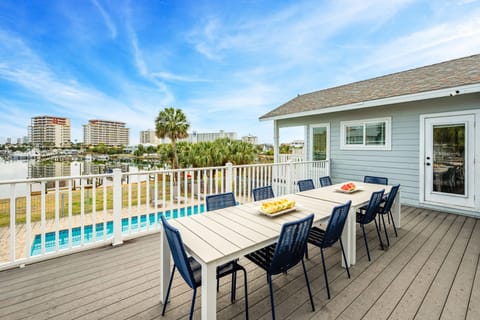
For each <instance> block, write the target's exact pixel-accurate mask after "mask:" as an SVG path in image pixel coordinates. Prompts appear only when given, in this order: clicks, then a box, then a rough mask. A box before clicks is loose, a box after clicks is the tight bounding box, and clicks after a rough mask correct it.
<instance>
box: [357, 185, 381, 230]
mask: <svg viewBox="0 0 480 320" xmlns="http://www.w3.org/2000/svg"><path fill="white" fill-rule="evenodd" d="M384 192H385V190H384V189H382V190H380V191H376V192H373V193H372V196H371V197H370V201H369V202H368V205H367V210H366V212H365V215H364V216H363V219H362V221H361V223H362V224H366V223H369V222H371V221H372V220H373V219H375V216H376V214H377V212H378V209H379V208H380V203H381V202H382V199H383V194H384Z"/></svg>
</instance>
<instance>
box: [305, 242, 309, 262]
mask: <svg viewBox="0 0 480 320" xmlns="http://www.w3.org/2000/svg"><path fill="white" fill-rule="evenodd" d="M305 259H309V257H308V244H307V245H306V246H305Z"/></svg>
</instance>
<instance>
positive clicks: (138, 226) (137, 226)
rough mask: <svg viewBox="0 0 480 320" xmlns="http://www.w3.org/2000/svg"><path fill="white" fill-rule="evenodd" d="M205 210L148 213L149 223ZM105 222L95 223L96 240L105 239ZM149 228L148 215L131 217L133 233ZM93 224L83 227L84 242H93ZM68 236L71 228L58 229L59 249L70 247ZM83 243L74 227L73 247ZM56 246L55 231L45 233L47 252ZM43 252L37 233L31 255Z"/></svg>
mask: <svg viewBox="0 0 480 320" xmlns="http://www.w3.org/2000/svg"><path fill="white" fill-rule="evenodd" d="M202 212H204V205H203V204H201V205H200V206H194V207H187V208H186V209H185V208H180V209H173V210H167V211H165V212H157V213H150V214H149V215H148V225H149V227H154V226H155V224H158V223H159V222H160V216H161V215H162V214H165V217H166V218H167V219H176V218H178V217H185V216H191V215H195V214H200V213H202ZM105 225H106V230H105V236H106V238H107V239H110V238H112V237H113V221H108V222H107V223H106V224H105ZM103 226H104V224H103V223H97V224H96V225H95V236H96V241H103V240H104V234H103ZM146 229H147V215H146V214H144V215H141V216H140V221H139V219H138V217H132V218H131V224H130V230H131V232H132V233H135V232H139V231H143V230H146ZM93 232H94V231H93V225H91V224H89V225H86V226H84V228H83V243H84V244H85V243H92V242H93ZM122 233H123V234H127V233H128V218H122ZM68 238H69V230H68V229H63V230H59V231H58V241H59V243H58V246H59V249H60V250H61V249H67V248H68ZM80 244H81V228H80V227H76V228H72V247H77V246H80ZM55 246H56V237H55V232H48V233H46V234H45V252H53V251H55ZM41 252H42V237H41V234H37V235H35V238H34V239H33V244H32V248H31V250H30V256H35V255H39V254H40V253H41Z"/></svg>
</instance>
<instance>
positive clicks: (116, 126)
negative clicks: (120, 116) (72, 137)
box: [83, 120, 129, 146]
mask: <svg viewBox="0 0 480 320" xmlns="http://www.w3.org/2000/svg"><path fill="white" fill-rule="evenodd" d="M128 141H129V128H126V127H125V123H124V122H116V121H108V120H89V121H88V124H84V125H83V143H84V144H86V145H98V144H101V143H103V144H105V145H107V146H121V145H128Z"/></svg>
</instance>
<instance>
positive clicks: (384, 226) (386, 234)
mask: <svg viewBox="0 0 480 320" xmlns="http://www.w3.org/2000/svg"><path fill="white" fill-rule="evenodd" d="M381 216H382V222H383V231H384V232H385V237H386V238H387V246H388V247H390V239H389V238H388V233H387V226H386V225H385V218H384V217H383V214H382V215H381Z"/></svg>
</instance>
